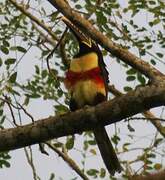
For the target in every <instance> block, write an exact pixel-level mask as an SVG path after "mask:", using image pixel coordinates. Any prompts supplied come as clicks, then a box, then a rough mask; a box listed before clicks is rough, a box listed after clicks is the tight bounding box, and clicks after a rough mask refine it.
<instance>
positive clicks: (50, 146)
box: [46, 142, 89, 180]
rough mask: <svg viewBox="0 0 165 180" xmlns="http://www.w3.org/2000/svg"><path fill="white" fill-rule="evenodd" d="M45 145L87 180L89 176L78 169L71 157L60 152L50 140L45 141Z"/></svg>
mask: <svg viewBox="0 0 165 180" xmlns="http://www.w3.org/2000/svg"><path fill="white" fill-rule="evenodd" d="M46 144H47V146H48V147H49V148H51V149H52V150H53V151H55V152H56V153H57V154H58V155H59V156H60V157H62V159H63V160H64V161H65V162H67V163H68V165H69V166H70V167H71V168H72V169H73V170H75V171H76V172H77V174H78V175H79V176H80V177H81V178H82V179H84V180H89V178H88V177H87V176H86V175H85V174H84V173H83V172H82V170H80V168H79V167H78V165H77V164H76V162H75V161H73V159H71V158H70V157H69V156H68V155H67V154H66V153H63V152H61V151H60V150H58V149H57V148H56V147H55V146H53V145H52V144H51V143H50V142H46Z"/></svg>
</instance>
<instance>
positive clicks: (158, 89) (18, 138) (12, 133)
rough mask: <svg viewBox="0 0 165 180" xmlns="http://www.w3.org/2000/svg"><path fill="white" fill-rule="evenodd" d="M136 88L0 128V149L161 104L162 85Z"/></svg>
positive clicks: (164, 94) (164, 92)
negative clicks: (58, 113) (72, 109)
mask: <svg viewBox="0 0 165 180" xmlns="http://www.w3.org/2000/svg"><path fill="white" fill-rule="evenodd" d="M160 84H161V85H160V86H156V85H152V86H146V87H139V88H137V89H136V90H135V91H131V92H129V93H128V94H126V95H121V96H120V97H117V98H114V99H112V100H111V101H107V102H104V103H101V104H99V105H97V106H96V107H90V108H85V109H80V110H78V111H76V112H71V113H67V114H65V115H61V116H56V117H49V118H45V119H42V120H38V121H36V122H35V123H33V124H29V125H25V126H21V127H17V128H11V129H5V130H1V133H0V151H6V150H11V149H17V148H21V147H24V146H27V145H31V144H35V143H39V142H44V141H47V140H49V139H52V138H58V137H62V136H66V135H70V134H75V133H80V132H82V131H86V130H91V129H93V128H95V127H97V126H101V125H102V126H105V125H108V124H112V123H114V122H118V121H121V120H122V119H124V118H127V117H129V116H132V115H135V114H137V113H140V112H143V111H145V110H148V109H150V108H153V107H157V106H161V105H165V84H164V83H163V82H162V83H160Z"/></svg>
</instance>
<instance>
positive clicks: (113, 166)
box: [93, 127, 122, 175]
mask: <svg viewBox="0 0 165 180" xmlns="http://www.w3.org/2000/svg"><path fill="white" fill-rule="evenodd" d="M93 132H94V135H95V139H96V142H97V145H98V147H99V150H100V153H101V156H102V158H103V161H104V163H105V166H106V168H107V169H108V171H109V173H110V174H111V175H114V174H115V172H121V170H122V167H121V165H120V162H119V160H118V158H117V155H116V153H115V150H114V148H113V146H112V144H111V141H110V139H109V137H108V134H107V132H106V130H105V128H104V127H97V128H96V129H94V130H93Z"/></svg>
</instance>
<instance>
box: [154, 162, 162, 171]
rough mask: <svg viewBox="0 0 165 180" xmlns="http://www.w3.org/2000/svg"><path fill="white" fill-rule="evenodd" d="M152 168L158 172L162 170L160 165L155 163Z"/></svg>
mask: <svg viewBox="0 0 165 180" xmlns="http://www.w3.org/2000/svg"><path fill="white" fill-rule="evenodd" d="M154 168H155V169H156V170H160V169H162V164H159V163H157V164H155V165H154Z"/></svg>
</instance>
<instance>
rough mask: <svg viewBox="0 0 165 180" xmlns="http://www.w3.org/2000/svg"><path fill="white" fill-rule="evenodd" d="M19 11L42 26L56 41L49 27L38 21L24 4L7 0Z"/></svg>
mask: <svg viewBox="0 0 165 180" xmlns="http://www.w3.org/2000/svg"><path fill="white" fill-rule="evenodd" d="M9 1H10V2H11V3H12V4H13V5H14V6H15V7H16V8H17V9H18V10H19V11H21V12H22V13H23V14H25V15H26V16H27V17H28V18H29V19H30V20H32V21H33V22H35V23H36V24H37V25H39V26H40V27H42V28H43V29H44V30H45V31H46V32H47V33H48V34H49V35H51V36H52V38H53V39H55V40H57V41H58V38H57V36H56V35H55V34H54V33H53V32H52V30H51V27H48V26H47V25H46V24H45V23H44V22H42V21H40V20H39V19H38V18H36V17H35V16H33V15H32V14H31V13H30V12H28V11H27V8H26V5H24V6H23V5H20V4H18V3H17V2H16V1H15V0H9Z"/></svg>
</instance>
